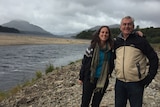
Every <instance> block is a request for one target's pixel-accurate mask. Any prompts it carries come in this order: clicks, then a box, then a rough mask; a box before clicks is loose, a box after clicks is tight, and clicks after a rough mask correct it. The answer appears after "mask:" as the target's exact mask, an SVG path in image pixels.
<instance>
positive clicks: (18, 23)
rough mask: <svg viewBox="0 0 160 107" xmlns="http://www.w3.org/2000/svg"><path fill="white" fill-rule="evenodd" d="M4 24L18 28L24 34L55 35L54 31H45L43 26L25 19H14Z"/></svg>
mask: <svg viewBox="0 0 160 107" xmlns="http://www.w3.org/2000/svg"><path fill="white" fill-rule="evenodd" d="M2 26H4V27H10V28H15V29H18V30H19V31H20V33H23V34H33V35H34V34H35V35H50V36H53V34H52V33H50V32H48V31H45V30H44V29H42V28H41V27H39V26H36V25H34V24H30V23H29V22H27V21H24V20H12V21H10V22H8V23H4V24H3V25H2Z"/></svg>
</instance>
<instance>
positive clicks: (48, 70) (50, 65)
mask: <svg viewBox="0 0 160 107" xmlns="http://www.w3.org/2000/svg"><path fill="white" fill-rule="evenodd" d="M53 70H54V66H53V65H52V64H49V65H47V68H46V70H45V73H46V74H48V73H49V72H52V71H53Z"/></svg>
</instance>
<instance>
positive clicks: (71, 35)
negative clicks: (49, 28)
mask: <svg viewBox="0 0 160 107" xmlns="http://www.w3.org/2000/svg"><path fill="white" fill-rule="evenodd" d="M100 27H101V26H95V27H92V28H89V29H86V30H83V31H88V30H91V31H95V30H98V29H99V28H100ZM119 27H120V25H119V24H113V25H109V28H119ZM83 31H80V32H83ZM80 32H77V33H71V34H63V35H60V36H62V37H66V38H70V37H75V36H77V34H79V33H80Z"/></svg>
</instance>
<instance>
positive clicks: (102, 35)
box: [99, 27, 109, 42]
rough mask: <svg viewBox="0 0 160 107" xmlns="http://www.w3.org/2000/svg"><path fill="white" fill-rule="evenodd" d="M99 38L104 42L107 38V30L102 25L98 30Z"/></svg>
mask: <svg viewBox="0 0 160 107" xmlns="http://www.w3.org/2000/svg"><path fill="white" fill-rule="evenodd" d="M99 38H100V40H101V42H106V40H107V39H108V38H109V31H108V29H107V28H106V27H103V28H102V29H101V30H100V32H99Z"/></svg>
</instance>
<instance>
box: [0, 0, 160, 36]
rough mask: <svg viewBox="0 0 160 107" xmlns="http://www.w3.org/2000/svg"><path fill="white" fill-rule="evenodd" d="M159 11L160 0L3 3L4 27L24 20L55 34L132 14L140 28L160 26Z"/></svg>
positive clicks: (1, 20)
mask: <svg viewBox="0 0 160 107" xmlns="http://www.w3.org/2000/svg"><path fill="white" fill-rule="evenodd" d="M159 10H160V1H159V0H121V1H117V0H101V1H98V0H92V1H89V0H70V1H68V0H47V1H45V0H34V1H33V0H32V1H31V0H14V1H13V0H1V1H0V13H1V14H0V24H3V23H5V22H8V21H10V20H13V19H22V20H26V21H28V22H30V23H32V24H36V25H38V26H40V27H42V28H44V29H46V30H48V31H50V32H52V33H55V32H56V33H62V32H66V33H69V32H79V31H80V30H83V29H87V28H90V27H93V26H97V25H104V24H106V25H111V24H117V23H120V20H121V18H122V17H124V16H126V15H131V16H133V17H134V18H135V22H136V24H138V25H140V27H147V26H155V27H160V21H159V17H160V15H159Z"/></svg>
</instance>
